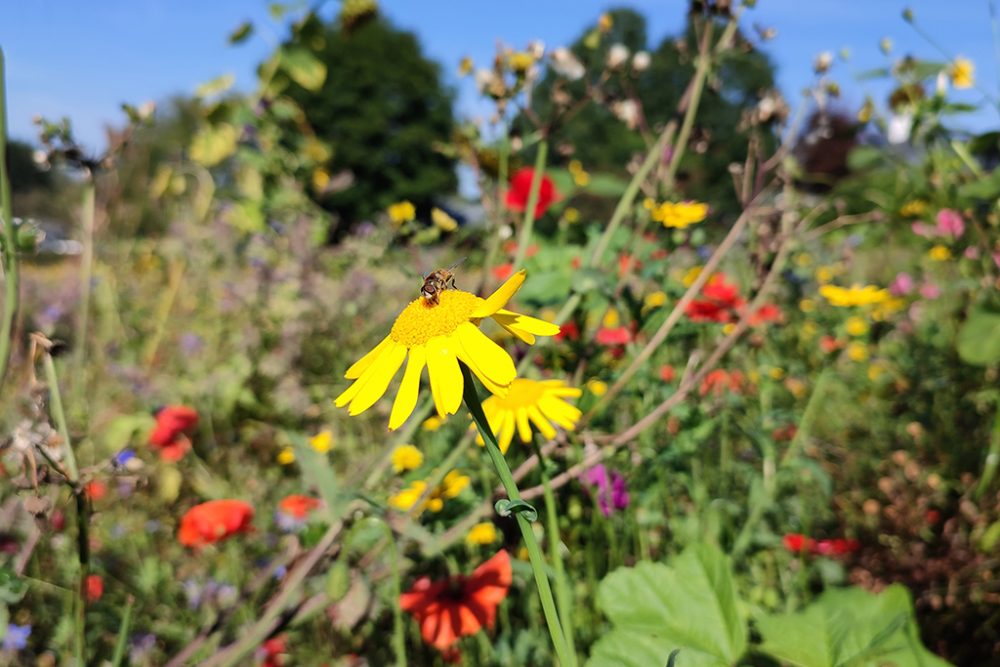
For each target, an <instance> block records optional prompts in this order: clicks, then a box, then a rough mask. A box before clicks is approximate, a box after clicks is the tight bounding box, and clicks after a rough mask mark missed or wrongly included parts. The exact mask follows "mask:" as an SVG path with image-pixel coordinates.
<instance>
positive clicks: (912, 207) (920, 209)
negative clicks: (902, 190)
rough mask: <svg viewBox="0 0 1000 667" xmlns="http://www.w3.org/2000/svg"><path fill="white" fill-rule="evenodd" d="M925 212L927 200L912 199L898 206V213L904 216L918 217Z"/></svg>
mask: <svg viewBox="0 0 1000 667" xmlns="http://www.w3.org/2000/svg"><path fill="white" fill-rule="evenodd" d="M926 212H927V202H925V201H924V200H922V199H912V200H910V201H908V202H906V203H905V204H903V205H902V206H901V207H900V208H899V214H900V215H901V216H903V217H904V218H919V217H920V216H922V215H923V214H924V213H926Z"/></svg>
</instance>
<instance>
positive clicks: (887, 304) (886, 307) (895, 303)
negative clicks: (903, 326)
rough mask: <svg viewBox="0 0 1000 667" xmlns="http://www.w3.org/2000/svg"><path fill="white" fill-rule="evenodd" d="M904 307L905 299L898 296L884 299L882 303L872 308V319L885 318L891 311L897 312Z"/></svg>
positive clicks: (881, 319) (879, 319) (880, 319)
mask: <svg viewBox="0 0 1000 667" xmlns="http://www.w3.org/2000/svg"><path fill="white" fill-rule="evenodd" d="M905 307H906V301H904V300H903V299H900V298H899V297H892V298H890V299H886V300H885V301H883V302H882V303H880V304H878V305H877V306H875V307H874V308H872V319H873V320H877V321H879V322H881V321H883V320H886V319H888V318H889V316H890V315H892V314H893V313H896V312H899V311H900V310H902V309H903V308H905Z"/></svg>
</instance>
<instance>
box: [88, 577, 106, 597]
mask: <svg viewBox="0 0 1000 667" xmlns="http://www.w3.org/2000/svg"><path fill="white" fill-rule="evenodd" d="M83 589H84V594H85V595H86V597H87V602H97V601H98V600H100V599H101V597H102V596H103V595H104V580H103V579H101V575H99V574H88V575H87V578H86V579H85V580H84V582H83Z"/></svg>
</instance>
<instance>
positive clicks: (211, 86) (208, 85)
mask: <svg viewBox="0 0 1000 667" xmlns="http://www.w3.org/2000/svg"><path fill="white" fill-rule="evenodd" d="M235 82H236V77H235V76H233V75H232V74H223V75H222V76H217V77H215V78H214V79H212V80H211V81H206V82H205V83H203V84H201V85H200V86H198V87H197V88H195V89H194V94H195V95H197V96H198V97H211V96H212V95H217V94H219V93H224V92H226V91H227V90H229V89H230V88H232V87H233V84H234V83H235Z"/></svg>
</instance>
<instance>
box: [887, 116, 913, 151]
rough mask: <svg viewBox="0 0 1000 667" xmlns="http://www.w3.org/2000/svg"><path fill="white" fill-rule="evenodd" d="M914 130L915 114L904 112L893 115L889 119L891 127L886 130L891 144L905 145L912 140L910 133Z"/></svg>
mask: <svg viewBox="0 0 1000 667" xmlns="http://www.w3.org/2000/svg"><path fill="white" fill-rule="evenodd" d="M912 129H913V114H912V113H910V112H904V113H899V114H892V116H891V117H890V118H889V127H888V128H887V130H886V135H887V138H888V139H889V143H890V144H905V143H906V142H908V141H909V140H910V131H911V130H912Z"/></svg>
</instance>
